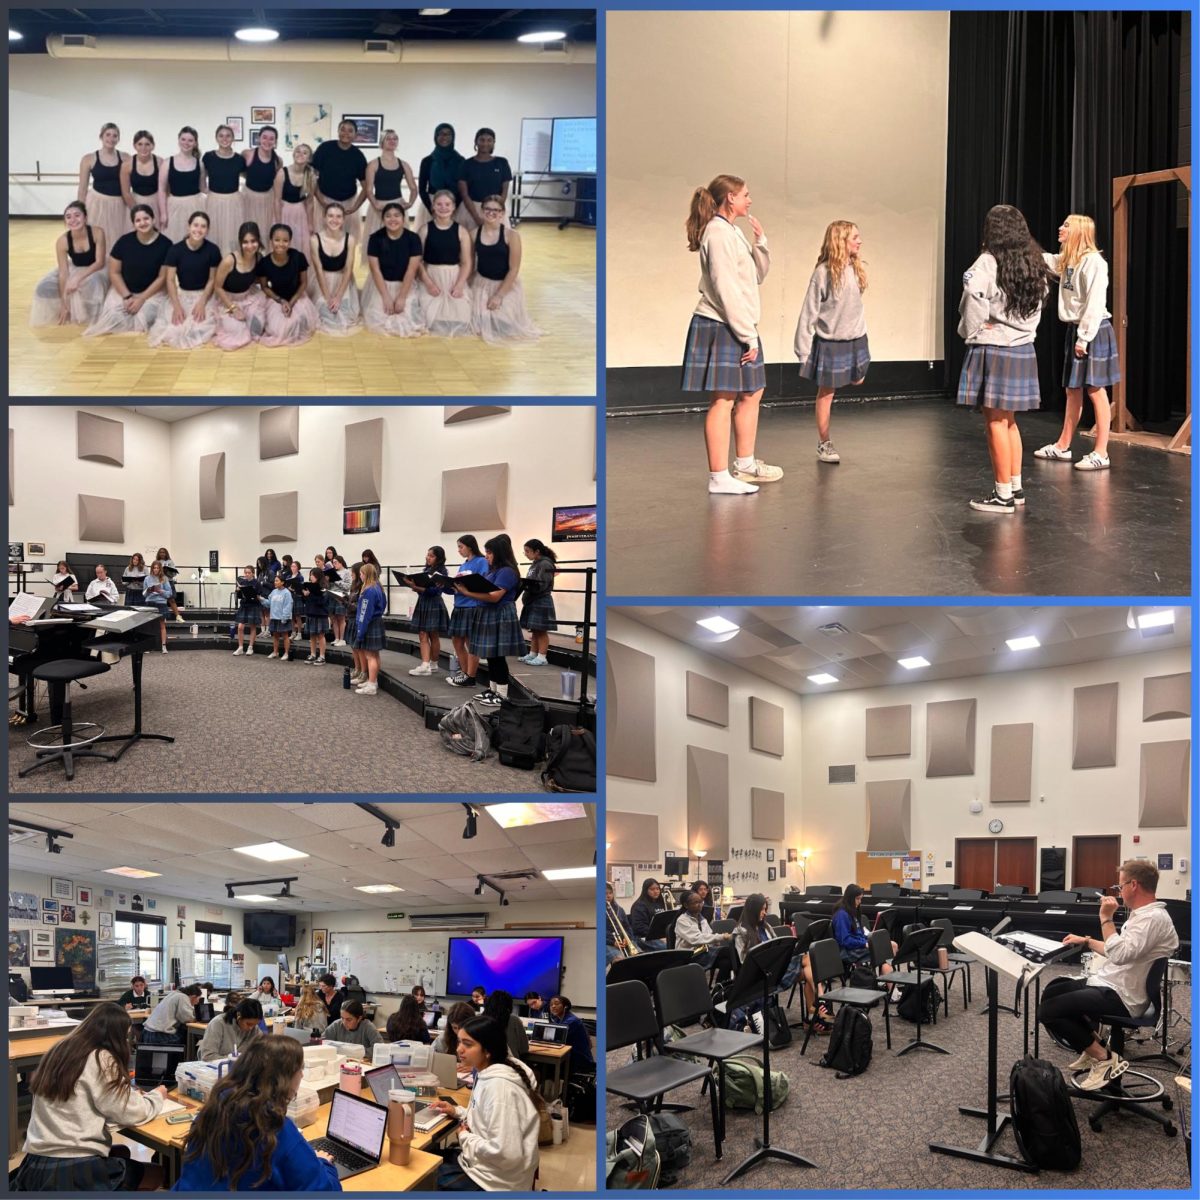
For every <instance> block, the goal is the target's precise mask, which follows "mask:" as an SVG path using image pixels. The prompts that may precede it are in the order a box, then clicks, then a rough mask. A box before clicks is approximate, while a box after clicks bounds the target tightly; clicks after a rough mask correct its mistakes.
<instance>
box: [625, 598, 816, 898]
mask: <svg viewBox="0 0 1200 1200" xmlns="http://www.w3.org/2000/svg"><path fill="white" fill-rule="evenodd" d="M606 632H607V637H608V639H609V641H610V642H614V641H615V642H620V643H621V644H623V645H625V646H630V647H632V648H633V649H635V650H640V651H641V652H642V653H644V654H649V655H651V656H653V658H654V723H655V731H654V732H655V761H656V773H657V779H656V780H654V781H653V782H648V781H645V780H640V779H625V778H622V777H620V776H617V775H609V776H608V777H607V780H606V785H607V796H608V803H607V811H608V812H609V814H612V813H613V812H614V811H615V812H628V813H644V814H645V813H648V814H653V815H655V816H657V817H658V855H657V858H656V859H655V861H657V863H658V864H659V865H658V868H657V869H656V870H654V871H649V870H647V871H636V872H635V876H634V882H635V895H636V894H637V893H638V892H640V890H641V881H642V879H643V878H645V877H647V876H649V875H651V874H653V875H655V876H656V877H657V878H660V879H661V878H662V869H661V864H662V855H663V852H664V851H666V850H670V851H672V852H674V853H676V854H683V853H684V852H685V850H688V851H689V852H690V849H695V847H690V848H689V847H688V842H687V834H688V827H687V795H688V778H687V747H688V746H689V745H691V746H699V747H702V748H704V749H707V750H714V751H717V752H719V753H721V754H725V755H728V759H729V844H730V846H732V847H737V848H738V849H743V850H745V849H757V850H761V851H762V852H763V857H762V858H761V859H745V858H741V859H737V858H732V859H727V860H726V861H725V871H726V872H727V878H728V873H732V872H751V873H753V872H757V873H758V876H759V877H758V879H757V880H755V879H741V880H735V881H733V883H732V886H733V888H734V891H735V892H736V894H737V895H739V896H743V895H745V894H747V893H748V892H754V891H759V892H762V893H763V894H764V895H766V896H767V898H768V899H770V900H771V901H772V908H773V909H774V907H775V905H774V900H775V899H776V898H777V897H779V896H782V895H783V893H784V892H785V891H786V890H787V888H788V886H789V885H790V884H796V885H799V884H800V873H799V869H798V868H797V867H795V866H793V867H792V872H794V874H793V873H789V874H788V876H787V877H786V878H785V879H782V880H780V879H776V881H775V882H774V883H769V882H768V881H767V870H768V868H769V867H770V866H772V865H774V866H775V867H776V869H777V870H778V866H779V858H780V856H781V855H782V857H783V858H784V859H786V858H787V848H788V847H789V846H793V847H797V848H799V847H800V845H801V843H800V841H799V837H800V787H799V784H800V778H801V775H800V769H801V760H802V749H801V735H800V718H801V708H800V697H799V696H797V695H795V694H794V693H793V692H789V691H787V690H785V689H784V688H781V687H778V686H776V685H775V684H772V683H770V682H768V681H767V680H765V679H761V678H760V677H759V676H757V675H751V674H749V673H748V672H746V671H743V670H741V669H740V668H739V667H737V666H734V665H733V664H731V663H728V662H725V661H723V660H721V659H717V658H712V657H710V656H708V655H706V654H702V653H701V652H700V651H698V650H695V649H693V648H692V647H690V646H687V645H685V644H684V643H682V642H678V641H675V640H674V639H673V638H669V637H666V636H664V635H663V634H661V633H659V632H657V631H656V630H653V629H650V628H648V627H647V626H645V625H642V624H640V623H639V622H637V621H632V620H630V619H629V618H628V617H626V616H624V615H623V614H621V613H620V612H619V611H617V610H614V609H612V608H610V609H608V614H607V631H606ZM689 671H693V672H696V673H697V674H700V675H704V676H706V677H707V678H709V679H714V680H717V681H718V682H720V683H723V684H725V685H727V686H728V688H729V725H728V727H727V728H723V727H721V726H719V725H713V724H709V723H707V722H705V721H699V720H696V719H694V718H691V717H689V716H688V715H687V700H686V694H687V693H686V688H687V673H688V672H689ZM751 696H757V697H759V698H761V699H763V700H767V701H769V702H770V703H771V704H775V705H778V706H780V707H781V708H782V709H783V730H784V753H783V756H782V757H775V756H774V755H770V754H765V753H762V752H760V751H757V750H753V749H751V746H750V697H751ZM609 703H610V704H611V703H612V697H611V695H610V697H609ZM752 787H754V788H765V789H769V790H771V791H777V792H783V793H784V814H785V828H784V839H783V841H781V842H775V841H764V840H755V839H753V838H752V837H751V814H750V789H751V788H752ZM609 820H610V821H611V820H612V817H611V815H610V817H609ZM768 847H772V848H774V850H775V857H776V862H775V863H774V864H770V863H768V862H767V861H766V850H767V848H768ZM689 856H690V855H689ZM620 861H621V862H628V861H629V859H628V858H622V859H621V860H620ZM646 861H647V862H649V861H651V858H647V859H646ZM696 862H697V860H696V859H695V858H694V857H693V859H692V870H693V872H694V871H695V869H696ZM691 877H692V878H695V877H696V876H695V875H694V874H693V875H692V876H691ZM630 903H631V900H629V899H625V900H622V905H623V907H624V908H625V909H626V910H628V908H629V905H630Z"/></svg>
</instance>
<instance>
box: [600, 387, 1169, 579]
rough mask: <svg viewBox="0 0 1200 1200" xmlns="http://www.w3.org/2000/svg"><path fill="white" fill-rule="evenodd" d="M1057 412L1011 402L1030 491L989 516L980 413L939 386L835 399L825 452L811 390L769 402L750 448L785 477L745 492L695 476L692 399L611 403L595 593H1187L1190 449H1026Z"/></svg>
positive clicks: (1047, 433) (699, 443)
mask: <svg viewBox="0 0 1200 1200" xmlns="http://www.w3.org/2000/svg"><path fill="white" fill-rule="evenodd" d="M1061 425H1062V417H1061V415H1059V414H1057V413H1028V414H1022V415H1021V417H1020V427H1021V430H1022V436H1023V439H1024V444H1025V461H1024V472H1023V484H1024V490H1025V494H1026V497H1027V503H1026V505H1025V508H1024V509H1023V510H1022V509H1018V510H1017V512H1016V513H1015V515H1013V516H1000V515H990V514H987V513H978V512H975V511H974V510H973V509H971V508H970V507H969V505H968V501H969V500H970V499H971V498H972V497H975V496H984V495H986V494H987V493H988V492H989V491H990V490H991V484H992V480H991V470H990V468H989V466H988V460H987V450H986V447H985V444H984V431H983V420H982V418H981V417H980V416H979V415H977V414H975V413H973V412H970V411H968V410H966V409H959V408H957V407H955V406H954V405H953V404H952V403H951V402H949V401H876V402H873V403H851V404H846V405H838V404H835V405H834V412H833V430H832V432H833V440H834V443H835V445H836V446H837V448H838V451H839V453H840V454H841V456H842V462H841V463H840V464H839V465H836V466H830V465H827V464H824V463H820V462H818V461H817V458H816V442H817V437H816V429H815V421H814V415H813V407H812V405H797V406H786V407H780V408H774V409H766V410H764V412H763V414H762V419H761V424H760V427H759V439H758V454H759V457H761V458H763V459H764V460H765V461H766V462H769V463H774V464H777V465H778V466H781V467H783V469H784V472H785V475H784V478H783V479H782V480H780V481H779V482H778V483H770V484H765V485H763V486H762V487H761V489H760V490H759V492H758V493H757V494H756V495H750V496H709V494H708V492H707V491H706V488H707V483H708V472H707V470H706V468H705V460H704V417H703V414H702V413H688V414H682V415H680V414H676V415H669V416H637V417H617V418H610V419H609V420H608V422H607V425H606V427H605V428H606V432H607V455H606V457H607V471H608V474H607V482H608V511H607V536H606V544H607V569H608V594H609V595H610V596H614V597H615V596H826V595H828V596H970V595H990V596H1029V595H1040V596H1183V595H1190V592H1191V571H1190V561H1191V486H1190V478H1191V466H1192V460H1191V456H1190V455H1187V454H1169V453H1166V452H1164V451H1159V450H1152V449H1146V448H1141V447H1134V446H1128V445H1121V444H1118V443H1115V442H1114V443H1113V444H1112V446H1111V450H1110V456H1111V459H1112V469H1111V470H1108V471H1098V472H1088V473H1085V472H1083V471H1076V470H1074V469H1073V468H1072V467H1071V466H1069V465H1068V464H1066V463H1056V462H1043V461H1041V460H1038V459H1035V458H1034V457H1033V451H1034V450H1036V449H1037V448H1038V447H1039V446H1042V445H1044V444H1045V443H1046V442H1049V441H1052V440H1054V438H1055V437H1057V435H1058V431H1059V429H1060V428H1061ZM1091 446H1092V442H1091V440H1090V439H1089V438H1083V437H1077V438H1076V440H1075V447H1074V449H1075V456H1076V457H1077V458H1078V457H1081V456H1082V455H1083V454H1084V453H1086V452H1087V451H1088V450H1090V449H1091Z"/></svg>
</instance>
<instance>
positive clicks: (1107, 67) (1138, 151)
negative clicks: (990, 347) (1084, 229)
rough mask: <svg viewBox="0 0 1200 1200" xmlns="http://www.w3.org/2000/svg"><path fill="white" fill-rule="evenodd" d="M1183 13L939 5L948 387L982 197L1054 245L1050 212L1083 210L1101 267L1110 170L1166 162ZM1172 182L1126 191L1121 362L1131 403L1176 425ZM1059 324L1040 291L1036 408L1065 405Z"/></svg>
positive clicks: (1181, 281) (1143, 414) (1181, 250)
mask: <svg viewBox="0 0 1200 1200" xmlns="http://www.w3.org/2000/svg"><path fill="white" fill-rule="evenodd" d="M1186 17H1187V14H1185V13H1180V12H1076V13H1071V12H1018V13H1003V12H989V13H976V12H953V13H951V14H950V87H949V125H948V137H947V164H946V292H945V317H944V322H945V328H944V334H945V347H946V352H945V363H946V386H947V388H948V389H949V390H950V391H951V392H953V391H954V389H955V388H956V387H957V384H958V375H959V370H960V368H961V366H962V360H963V355H964V353H965V347H964V346H963V342H962V340H961V339H960V338H959V336H958V303H959V299H960V298H961V295H962V273H963V271H965V270H966V268H967V267H968V266H969V265H970V263H971V262H972V261H973V260H974V258H975V256H976V255H977V254H978V252H979V242H980V234H981V232H982V229H983V218H984V216H985V215H986V213H987V210H988V209H989V208H990V207H991V206H992V205H993V204H1001V203H1003V204H1013V205H1016V207H1017V208H1019V209H1020V210H1021V211H1022V212H1023V213H1024V214H1025V216H1026V219H1027V220H1028V221H1029V227H1030V229H1031V230H1032V232H1033V235H1034V237H1035V238H1037V239H1038V241H1040V242H1041V243H1042V245H1043V246H1044V247H1045V249H1047V250H1049V251H1054V250H1056V249H1057V245H1058V238H1057V230H1058V226H1059V224H1060V222H1061V221H1062V219H1063V217H1064V216H1066V214H1067V213H1069V212H1080V213H1087V214H1088V215H1089V216H1091V217H1093V218H1094V219H1095V221H1096V235H1097V241H1098V244H1099V246H1100V248H1101V250H1102V251H1103V252H1104V253H1105V257H1106V258H1108V260H1109V263H1110V266H1111V263H1112V244H1113V237H1112V179H1113V176H1115V175H1130V174H1134V173H1135V172H1141V171H1156V170H1161V169H1163V168H1165V167H1173V166H1178V165H1180V163H1179V142H1178V139H1179V114H1180V94H1179V89H1180V53H1181V47H1182V44H1183V39H1184V38H1185V37H1187V36H1190V35H1189V33H1188V31H1187V27H1186ZM1185 154H1186V149H1185ZM1179 190H1180V189H1179V188H1178V185H1172V184H1164V185H1159V186H1155V187H1151V188H1146V189H1135V191H1134V192H1133V193H1131V201H1130V202H1131V206H1132V207H1131V222H1130V241H1129V246H1130V255H1129V261H1130V270H1129V290H1128V297H1129V324H1128V346H1127V350H1126V358H1127V361H1126V362H1123V363H1122V364H1121V370H1122V373H1123V377H1124V379H1125V382H1126V385H1127V387H1126V403H1127V405H1128V408H1129V411H1130V412H1132V413H1133V414H1134V416H1136V417H1137V418H1138V420H1139V421H1141V422H1142V423H1143V424H1147V425H1149V426H1153V425H1155V424H1156V423H1158V424H1169V425H1174V424H1176V423H1177V421H1178V419H1179V417H1181V416H1182V414H1183V412H1184V411H1185V405H1186V390H1187V379H1186V337H1187V271H1188V245H1187V231H1186V228H1185V227H1183V226H1182V225H1181V220H1180V213H1181V211H1182V210H1181V209H1180V206H1179ZM1111 307H1112V303H1111V290H1110V302H1109V308H1110V309H1111ZM1065 328H1066V327H1065V326H1064V325H1063V324H1062V322H1060V321H1059V320H1058V318H1057V313H1056V309H1055V297H1054V294H1053V293H1052V294H1051V296H1050V298H1049V300H1048V303H1047V306H1046V310H1045V315H1044V316H1043V319H1042V325H1041V328H1040V330H1039V332H1038V339H1037V355H1038V369H1039V374H1040V378H1041V388H1042V407H1043V408H1057V409H1061V408H1062V407H1063V403H1064V397H1063V392H1062V382H1061V381H1062V362H1063V354H1064V351H1065V347H1064V333H1065ZM1084 420H1085V422H1086V421H1087V420H1088V413H1087V406H1086V405H1085V411H1084Z"/></svg>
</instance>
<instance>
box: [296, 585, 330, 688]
mask: <svg viewBox="0 0 1200 1200" xmlns="http://www.w3.org/2000/svg"><path fill="white" fill-rule="evenodd" d="M323 580H324V574H323V573H322V571H321V569H320V568H319V567H313V569H312V570H311V571H309V573H308V582H307V583H305V584H303V585H302V587H301V591H302V592H303V593H304V620H305V629H304V632H305V634H306V635H307V637H308V657H307V658H306V659H305V660H304V661H305V662H307V663H312V664H313V665H315V666H316V665H320V666H323V665H324V663H325V635H326V634H327V633H328V632H329V613H328V611H327V610H326V608H325V588H324V587H323V586H322V584H323Z"/></svg>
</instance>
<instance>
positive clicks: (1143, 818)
mask: <svg viewBox="0 0 1200 1200" xmlns="http://www.w3.org/2000/svg"><path fill="white" fill-rule="evenodd" d="M1191 747H1192V744H1191V742H1190V741H1188V740H1187V739H1186V738H1184V739H1182V740H1181V741H1177V742H1149V743H1147V744H1145V745H1143V746H1142V782H1141V803H1140V805H1139V808H1138V828H1139V829H1176V828H1182V827H1184V826H1186V825H1187V823H1188V765H1189V759H1190V757H1191Z"/></svg>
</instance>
